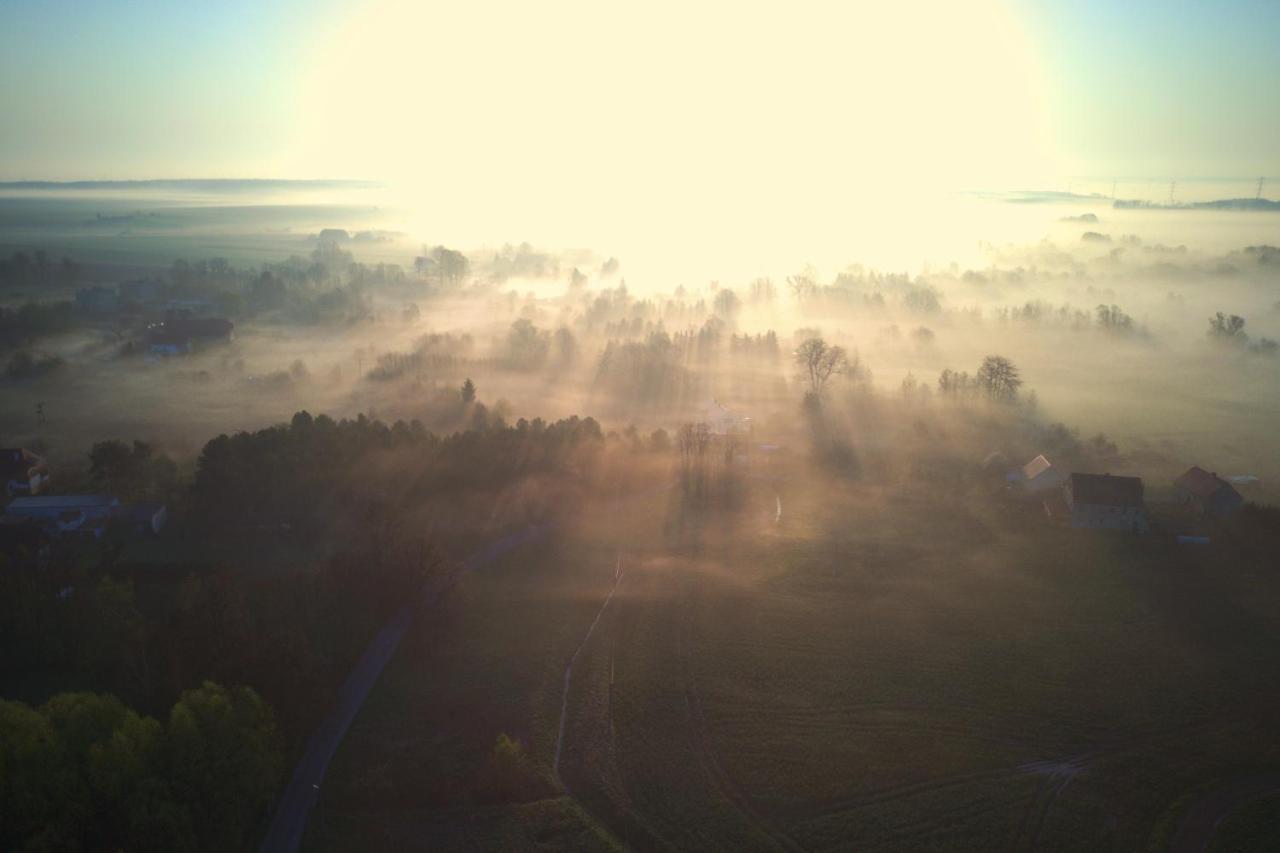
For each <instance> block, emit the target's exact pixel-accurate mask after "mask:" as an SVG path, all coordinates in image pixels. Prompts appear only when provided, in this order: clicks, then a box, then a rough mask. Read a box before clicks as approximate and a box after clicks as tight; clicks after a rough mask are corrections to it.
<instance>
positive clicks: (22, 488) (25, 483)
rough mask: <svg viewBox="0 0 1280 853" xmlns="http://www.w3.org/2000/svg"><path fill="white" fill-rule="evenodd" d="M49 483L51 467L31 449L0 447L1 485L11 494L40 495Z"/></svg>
mask: <svg viewBox="0 0 1280 853" xmlns="http://www.w3.org/2000/svg"><path fill="white" fill-rule="evenodd" d="M48 485H49V468H48V466H47V465H45V462H44V460H43V459H41V458H40V457H39V456H36V455H35V454H34V453H32V452H31V451H30V450H22V449H20V448H16V447H6V448H0V486H3V487H4V491H5V493H6V494H9V495H38V494H40V492H41V490H43V489H44V488H45V487H47V486H48Z"/></svg>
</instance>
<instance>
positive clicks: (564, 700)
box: [552, 554, 623, 791]
mask: <svg viewBox="0 0 1280 853" xmlns="http://www.w3.org/2000/svg"><path fill="white" fill-rule="evenodd" d="M622 576H623V572H622V555H621V554H619V555H618V564H617V567H616V568H615V569H614V572H613V586H612V587H611V588H610V589H609V594H608V595H607V596H605V599H604V604H601V605H600V609H599V610H598V611H597V612H596V618H595V619H594V620H592V622H591V627H590V628H588V629H587V635H586V636H585V637H583V638H582V642H581V643H579V644H578V648H576V649H574V651H573V657H571V658H569V665H568V666H566V667H565V668H564V689H563V692H562V693H561V696H560V731H559V734H557V735H556V757H555V761H554V763H553V764H552V772H554V773H555V777H556V781H557V782H559V783H560V786H561V787H563V788H564V789H565V790H566V791H567V790H569V786H568V785H565V783H564V780H563V779H561V778H560V754H561V753H562V752H563V751H564V728H565V724H566V722H567V721H568V719H569V684H570V683H571V681H572V680H573V665H574V664H575V663H577V662H578V656H579V655H581V654H582V650H583V649H585V648H586V647H587V641H588V640H590V639H591V635H592V634H594V633H595V630H596V626H597V625H599V624H600V617H602V616H604V611H605V609H606V608H607V607H608V606H609V602H610V601H613V594H614V593H615V592H617V591H618V585H619V584H620V583H622Z"/></svg>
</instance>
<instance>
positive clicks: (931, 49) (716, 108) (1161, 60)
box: [0, 0, 1280, 217]
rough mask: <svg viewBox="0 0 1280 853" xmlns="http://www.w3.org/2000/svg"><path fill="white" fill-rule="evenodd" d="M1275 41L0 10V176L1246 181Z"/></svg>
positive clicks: (1110, 24) (855, 8)
mask: <svg viewBox="0 0 1280 853" xmlns="http://www.w3.org/2000/svg"><path fill="white" fill-rule="evenodd" d="M1277 39H1280V3H1276V2H1269V0H1260V2H1243V0H1239V1H1238V2H1229V0H1219V2H1213V3H1206V2H1186V1H1185V0H1160V1H1159V2H1138V0H1127V2H1100V0H1063V2H1031V0H1026V2H1019V0H966V2H963V3H959V2H952V0H940V2H911V1H910V0H908V2H902V1H901V0H897V1H896V2H892V3H889V2H865V3H857V2H830V3H807V2H785V3H784V2H774V3H755V2H749V0H734V2H710V1H708V2H667V0H656V2H645V3H622V2H609V0H583V2H572V1H571V2H561V0H547V2H524V0H515V2H506V3H495V2H484V0H479V2H452V3H427V2H407V1H406V2H402V0H363V2H361V0H352V2H341V0H308V2H295V0H284V2H265V0H257V2H249V0H219V2H214V3H199V4H196V3H190V4H189V3H177V2H164V3H161V2H154V0H152V2H146V1H145V0H143V1H142V2H124V0H118V1H117V2H102V0H74V1H73V0H0V80H2V81H3V85H2V86H0V117H2V120H0V179H23V178H48V179H76V178H86V179H87V178H152V177H285V178H308V177H326V178H339V177H341V178H347V177H349V178H368V179H379V180H389V181H393V182H395V183H396V184H398V185H401V186H406V187H409V188H411V189H412V190H413V191H415V192H428V193H430V194H431V195H432V196H433V197H435V198H439V199H441V200H445V201H447V202H448V203H450V204H456V205H460V206H463V207H467V206H469V207H470V208H473V209H475V210H478V209H479V208H481V207H485V206H489V207H491V206H493V205H494V204H496V203H497V202H499V201H500V200H502V201H504V202H511V200H513V199H521V200H523V201H521V202H519V203H521V204H524V205H526V207H525V208H524V209H521V210H518V211H516V213H517V214H518V215H521V216H526V217H527V216H531V215H534V214H535V213H536V210H537V204H535V203H534V202H533V201H532V200H533V199H538V200H540V201H539V202H538V203H539V204H541V203H544V202H546V200H548V199H554V200H555V202H554V204H555V206H556V207H557V208H563V207H565V206H566V205H569V204H578V205H588V204H591V203H592V199H600V198H604V197H610V196H612V197H635V198H637V199H638V201H637V203H638V204H641V205H644V206H646V207H647V206H650V205H652V204H657V203H659V202H660V200H662V199H675V198H685V199H692V200H694V203H695V204H696V203H697V200H698V199H715V200H716V204H715V209H716V210H732V209H740V208H741V207H742V206H749V205H753V204H758V203H759V202H760V201H761V200H767V202H768V203H770V204H773V205H775V206H785V205H787V204H805V203H808V202H809V201H810V200H811V199H812V198H814V197H815V195H816V194H818V193H821V194H823V195H824V196H826V197H833V196H850V195H858V194H866V195H882V194H888V193H891V192H898V191H899V190H900V189H901V188H904V187H905V188H921V187H926V186H936V185H938V184H943V185H945V186H947V187H949V188H979V187H992V186H997V185H998V186H1009V185H1019V186H1030V185H1033V184H1037V183H1038V184H1040V185H1043V186H1052V187H1054V188H1062V179H1063V178H1064V177H1065V176H1072V175H1074V176H1083V175H1088V176H1105V177H1110V176H1117V175H1118V176H1122V177H1124V176H1133V177H1152V178H1157V177H1160V178H1163V177H1165V176H1171V177H1172V176H1176V177H1180V178H1190V177H1193V176H1215V177H1252V176H1256V175H1259V174H1271V175H1274V174H1277V173H1280V95H1277V92H1280V49H1278V48H1277V44H1278V43H1280V42H1278V41H1277ZM473 212H474V211H473ZM710 212H711V211H710V210H709V211H708V213H710Z"/></svg>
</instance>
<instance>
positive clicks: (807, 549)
mask: <svg viewBox="0 0 1280 853" xmlns="http://www.w3.org/2000/svg"><path fill="white" fill-rule="evenodd" d="M756 492H757V493H756V494H755V495H753V500H752V501H751V502H750V503H749V506H748V508H747V509H745V510H743V511H742V512H741V513H739V514H738V515H736V516H735V517H733V518H732V519H726V518H720V519H708V520H707V523H706V524H705V525H703V526H702V527H701V528H700V530H699V531H698V533H697V534H696V535H690V534H689V533H688V532H687V531H686V533H685V534H684V535H683V536H681V537H679V538H676V537H674V536H673V535H672V532H671V531H670V529H667V530H665V531H664V529H663V524H662V520H663V518H664V515H665V514H666V513H665V512H664V509H663V506H662V504H663V503H664V502H667V501H674V500H677V498H676V496H675V495H674V493H659V494H658V496H657V497H655V496H654V495H653V494H652V493H650V494H649V495H647V496H642V497H638V498H636V499H634V500H633V501H632V502H631V503H629V504H627V503H624V506H625V510H624V511H623V515H624V516H625V517H627V518H628V519H630V520H631V524H630V525H629V527H628V530H627V531H626V533H625V535H624V534H623V533H621V532H616V531H615V532H614V533H611V534H608V535H616V536H617V537H618V544H619V545H620V546H621V547H622V565H623V575H622V580H621V581H620V582H619V585H618V590H617V593H616V595H615V596H614V598H613V599H612V600H611V602H610V605H609V607H608V608H607V609H606V610H605V611H604V612H603V614H601V619H600V623H599V625H598V627H597V628H596V630H595V631H594V632H593V634H592V636H591V640H590V642H589V643H588V644H587V645H586V646H585V647H584V648H583V652H582V654H581V655H580V656H579V658H578V660H577V663H576V664H575V668H574V677H573V680H572V683H571V688H570V691H569V701H568V705H567V707H568V714H567V720H566V740H565V748H564V754H563V757H562V762H561V767H560V778H561V781H562V784H557V780H556V778H555V776H554V774H553V772H552V766H553V761H554V736H555V728H556V724H555V719H554V718H555V716H556V714H557V712H558V707H559V698H560V692H559V688H560V686H561V683H562V681H561V678H562V674H563V668H564V666H565V664H566V663H567V661H568V660H569V658H570V656H571V655H572V654H573V650H574V648H575V646H576V643H577V641H578V639H580V638H581V637H582V636H583V635H584V634H585V633H586V630H587V628H588V626H589V625H590V623H591V620H592V619H593V618H594V615H595V613H596V612H598V608H599V605H600V603H601V602H602V601H603V600H604V599H605V597H606V596H607V595H608V592H609V588H610V584H611V580H612V575H613V572H614V558H613V555H612V552H611V550H610V547H609V546H608V545H607V544H604V543H601V542H600V540H599V537H600V536H601V535H602V534H601V531H602V530H605V529H606V526H605V525H601V524H596V525H595V526H594V527H593V529H594V531H595V542H594V546H592V547H587V548H584V547H582V545H581V544H579V543H573V539H574V538H575V537H576V536H579V535H581V534H577V533H575V532H572V531H571V532H567V534H566V538H567V541H566V542H564V543H562V544H560V545H559V546H557V547H556V549H555V551H554V552H553V553H541V554H537V553H533V554H530V555H529V558H528V560H527V561H526V560H521V559H518V558H513V560H512V562H511V565H510V566H509V567H506V568H502V569H496V570H495V571H494V572H492V573H487V574H484V575H479V576H476V577H474V578H469V579H468V580H467V581H466V582H465V584H464V587H465V591H464V592H463V593H462V594H461V595H460V596H459V598H458V600H457V601H456V602H455V603H454V604H453V605H451V607H450V613H451V614H452V617H451V619H450V621H449V623H448V624H446V623H444V622H442V623H439V624H436V625H433V627H432V629H431V632H433V633H432V636H434V637H435V639H433V640H431V641H429V642H428V643H427V646H426V647H421V648H420V649H419V651H418V654H413V655H404V656H402V658H401V659H400V660H399V661H398V663H397V665H396V669H395V675H394V677H393V678H391V679H389V680H388V682H386V683H385V684H383V685H382V686H380V687H379V688H378V691H377V692H375V699H376V702H375V703H374V704H373V705H372V706H371V707H370V709H369V711H368V713H367V715H366V717H365V718H362V721H361V723H360V724H358V726H357V729H356V731H354V732H353V735H354V736H353V737H352V738H351V739H350V740H349V742H348V743H347V744H346V746H345V747H344V751H343V755H342V760H341V762H340V764H339V766H338V767H336V768H335V774H334V775H335V777H336V778H335V781H334V782H333V785H334V787H335V789H338V790H340V791H341V795H334V796H333V799H332V800H325V801H323V802H322V807H321V810H320V812H319V820H318V826H319V827H321V829H318V830H317V831H316V832H315V833H314V834H313V835H312V837H311V840H312V842H313V846H314V847H315V848H316V849H355V848H356V847H359V846H361V842H362V841H365V840H367V836H366V834H365V833H367V832H372V831H377V830H375V829H374V827H375V826H398V827H403V826H405V825H406V824H408V825H412V826H417V827H418V828H419V829H420V830H421V832H423V833H425V834H424V835H422V836H415V837H418V838H421V839H423V840H422V843H421V844H420V845H419V844H418V843H417V842H416V841H415V842H414V843H413V844H409V845H408V846H421V847H422V848H423V849H426V848H429V847H432V846H433V845H432V844H430V843H428V841H427V840H426V839H429V838H434V839H438V840H440V841H441V844H443V845H444V846H454V845H455V844H456V846H459V847H467V846H472V845H473V844H474V845H475V846H477V847H479V848H485V849H515V848H517V847H519V846H521V845H518V844H515V843H514V842H512V841H511V838H514V837H519V838H521V839H523V842H522V844H526V845H527V846H529V847H530V849H535V848H536V849H560V848H574V849H580V848H581V846H582V845H583V844H585V843H587V841H589V842H590V844H591V845H598V846H600V847H602V848H603V847H607V846H610V845H614V844H618V843H622V844H626V845H628V846H630V847H634V848H636V849H663V848H678V849H738V850H745V849H783V850H885V851H889V850H902V851H907V850H1003V849H1013V850H1022V849H1078V850H1100V849H1101V850H1144V849H1152V850H1159V849H1164V848H1163V845H1166V844H1167V843H1168V839H1169V835H1170V833H1171V831H1172V828H1173V826H1174V825H1176V822H1177V820H1178V818H1179V817H1180V816H1181V813H1182V811H1183V810H1185V807H1186V805H1187V803H1188V802H1189V797H1190V796H1191V795H1193V794H1195V793H1196V792H1198V791H1200V790H1201V789H1203V788H1204V787H1205V786H1206V785H1208V784H1211V783H1212V780H1215V779H1227V778H1231V777H1233V776H1236V775H1239V774H1241V773H1246V772H1249V771H1250V770H1251V769H1254V768H1257V767H1265V766H1266V765H1267V764H1268V762H1275V761H1276V760H1280V754H1277V753H1278V752H1280V746H1277V745H1276V744H1275V741H1274V739H1273V738H1272V739H1269V738H1268V737H1267V733H1268V732H1269V731H1271V726H1272V725H1273V723H1272V721H1271V719H1270V716H1271V710H1270V709H1272V708H1274V707H1275V703H1276V702H1277V700H1280V685H1277V684H1276V683H1275V682H1274V680H1270V681H1269V680H1265V679H1258V678H1257V677H1255V675H1253V674H1256V673H1264V672H1274V671H1275V668H1276V665H1277V664H1278V663H1280V660H1278V658H1280V649H1277V646H1276V644H1275V637H1276V632H1277V629H1278V628H1280V621H1278V620H1277V619H1276V617H1275V615H1274V610H1273V609H1269V604H1268V603H1269V602H1271V601H1274V597H1275V595H1276V594H1277V586H1278V583H1277V582H1278V580H1280V579H1277V578H1276V577H1275V576H1274V573H1273V572H1268V571H1260V569H1262V568H1263V567H1261V566H1259V565H1250V564H1247V563H1245V562H1242V561H1241V560H1239V559H1236V558H1231V559H1227V558H1226V557H1228V555H1227V554H1225V553H1224V552H1222V551H1219V550H1218V549H1216V548H1213V547H1210V548H1202V549H1199V550H1188V549H1186V548H1182V549H1179V548H1177V546H1174V545H1171V544H1169V545H1166V544H1162V543H1161V542H1159V541H1156V540H1154V539H1148V540H1135V539H1131V538H1126V537H1111V536H1105V535H1097V534H1090V533H1086V532H1083V531H1072V530H1069V529H1055V528H1051V527H1049V526H1048V525H1047V523H1045V522H1044V520H1043V519H1042V518H1041V517H1039V516H1038V514H1037V513H1036V512H1035V511H1034V510H1030V509H1028V508H1027V507H1025V506H1021V505H1016V504H1009V503H1005V502H1004V500H1003V499H1002V498H1001V497H1000V496H999V495H992V494H990V493H988V492H985V491H983V490H982V489H981V488H972V489H970V490H966V489H963V488H962V489H960V491H959V493H958V496H957V497H955V498H953V497H952V496H951V495H950V494H948V492H947V491H946V490H934V489H928V488H924V487H902V486H898V487H894V488H878V487H873V486H850V485H844V484H838V483H830V484H826V486H825V487H824V488H822V489H812V490H808V491H806V492H802V493H787V492H786V489H785V487H784V488H783V493H785V494H786V512H785V514H784V516H783V518H782V520H781V521H780V522H778V523H776V524H775V523H773V522H772V519H770V518H769V517H768V513H766V512H764V511H762V510H763V508H765V507H766V506H767V505H768V504H770V503H772V500H773V494H772V492H770V491H769V490H768V489H766V488H764V487H760V488H757V489H756ZM766 492H768V493H767V494H766ZM517 573H519V574H517ZM571 577H572V578H574V579H575V580H574V582H573V583H574V586H573V588H574V589H575V590H578V593H577V594H574V595H570V594H569V593H568V587H567V586H565V587H562V584H565V583H567V581H568V579H569V578H571ZM589 578H594V579H595V581H594V593H593V594H592V593H588V592H586V590H587V589H590V588H591V587H588V586H587V585H586V584H585V583H584V582H585V581H586V580H587V579H589ZM498 623H500V624H501V627H500V628H499V630H498V631H497V636H499V637H502V638H503V639H501V640H496V639H495V638H494V635H493V634H491V633H490V629H493V628H494V627H495V626H496V625H497V624H498ZM424 636H425V634H424ZM494 643H500V644H502V647H503V648H505V649H506V653H505V654H501V655H499V654H497V653H496V647H495V646H494ZM446 650H447V651H446ZM419 654H421V655H423V656H422V657H419ZM442 654H447V655H448V656H449V659H451V660H452V664H451V665H449V666H443V667H442V666H441V665H440V656H441V655H442ZM478 681H483V684H484V685H486V686H485V687H484V688H483V692H484V695H483V696H481V695H480V693H479V692H478V691H480V689H481V688H480V687H479V683H478ZM471 704H474V705H475V706H477V707H479V706H480V705H485V706H486V707H495V706H498V707H502V708H503V710H504V714H503V715H502V716H503V718H502V719H497V718H496V717H493V716H490V718H488V719H486V718H484V717H481V716H477V715H476V714H473V713H467V712H466V711H465V708H466V707H468V706H469V705H471ZM439 708H451V709H453V710H452V712H451V713H443V714H442V713H440V712H439V711H438V709H439ZM393 709H394V710H393ZM393 716H398V718H399V723H392V718H393ZM383 727H385V728H387V730H388V731H387V734H386V736H385V738H386V740H385V741H383V742H381V743H380V744H379V745H378V746H372V745H371V743H370V738H369V736H368V735H367V732H368V731H370V730H372V729H378V728H383ZM502 731H507V732H517V733H519V734H520V736H521V737H522V738H525V739H526V742H527V743H529V744H530V759H531V767H532V768H533V769H534V775H536V776H537V777H539V779H540V780H541V781H540V784H539V785H533V786H531V788H530V790H529V791H528V792H526V793H527V798H526V802H525V803H524V804H523V805H520V806H518V807H517V806H511V807H508V808H506V809H501V810H496V811H495V810H493V809H491V808H484V807H480V806H474V805H468V804H466V803H465V802H459V800H458V799H457V797H456V796H454V795H456V791H455V792H453V794H454V795H450V796H443V795H441V794H440V793H437V792H436V790H435V789H433V788H432V786H431V785H430V784H429V783H428V780H427V779H426V778H412V781H413V783H414V784H410V781H411V779H405V778H400V777H397V778H396V780H395V784H394V785H392V787H393V788H394V790H395V792H396V793H395V794H394V795H392V794H391V793H390V789H389V790H388V791H387V793H386V795H385V796H383V795H381V794H378V793H376V791H377V786H376V785H373V784H371V777H376V776H377V774H379V773H382V772H387V768H388V767H398V768H399V769H398V770H395V771H391V772H396V773H399V772H406V773H409V774H414V773H418V774H423V773H433V774H434V773H442V772H443V773H446V774H447V775H449V776H451V777H453V778H466V773H467V771H466V769H465V768H467V767H471V768H473V769H474V768H477V767H480V766H482V764H483V761H484V760H485V758H484V756H485V755H487V752H486V749H487V747H488V746H489V745H490V744H491V743H492V742H493V739H494V738H495V737H496V736H497V735H498V733H499V732H502ZM464 743H465V744H469V745H468V746H465V747H464V746H462V744H464ZM396 752H399V755H398V757H397V756H396V755H395V754H394V753H396ZM428 768H432V769H430V770H428ZM355 790H358V791H359V792H360V793H359V794H358V795H357V794H356V793H355ZM569 797H571V798H572V801H574V802H576V803H577V804H580V805H579V806H572V805H570V804H569V803H570V800H569V799H568V798H569ZM370 798H372V799H374V800H376V801H377V804H376V805H375V804H371V803H369V799H370ZM356 800H359V801H361V802H362V803H364V804H365V805H362V806H361V807H354V806H351V805H344V806H336V805H334V804H335V803H337V802H343V803H345V804H350V803H352V802H355V801H356ZM433 801H434V802H435V804H436V807H434V808H433ZM535 804H536V805H535ZM579 807H580V808H582V809H583V810H584V812H585V814H588V815H590V816H591V818H590V820H591V821H592V822H598V825H599V826H600V827H601V833H600V834H592V833H589V832H588V831H587V830H586V828H585V823H584V824H578V823H575V822H574V821H573V820H571V819H570V818H568V817H564V815H572V816H577V815H581V814H582V813H583V812H579V811H578V808H579ZM366 808H367V811H364V809H366ZM548 811H552V812H554V813H556V814H558V815H561V817H559V818H557V819H556V821H555V824H556V826H558V827H560V829H558V830H556V831H555V832H550V833H549V832H548V831H546V830H545V829H543V828H542V827H545V824H546V822H547V821H548V820H549V818H548V816H547V814H548ZM582 820H584V821H585V820H586V819H582ZM513 821H514V822H515V823H517V824H519V826H521V827H523V829H522V830H520V831H519V832H516V833H515V835H510V834H509V833H511V832H514V830H512V829H511V824H512V822H513ZM459 825H465V826H479V827H485V829H484V830H483V832H488V833H493V832H503V833H508V834H507V835H501V836H492V837H489V836H486V837H489V838H490V841H489V842H482V841H480V840H479V839H478V838H477V839H472V840H471V841H467V842H465V843H464V842H463V841H462V840H461V836H457V835H449V836H447V838H448V839H449V841H448V843H447V844H445V842H444V840H443V839H445V838H446V836H441V835H437V834H436V833H438V832H445V831H446V829H444V827H448V828H449V829H447V832H454V833H456V832H458V831H459V830H458V829H457V827H458V826H459ZM568 825H572V826H574V827H576V829H575V831H573V832H568V831H567V830H565V829H564V827H565V826H568ZM323 827H329V830H327V831H326V830H325V829H323ZM606 830H607V832H608V835H605V834H604V832H605V831H606ZM397 831H400V830H397ZM521 833H523V834H521ZM410 837H411V835H399V836H397V838H398V841H400V842H405V841H406V839H408V838H410ZM495 838H500V839H501V840H499V841H497V842H496V843H495V842H494V839H495Z"/></svg>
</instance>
